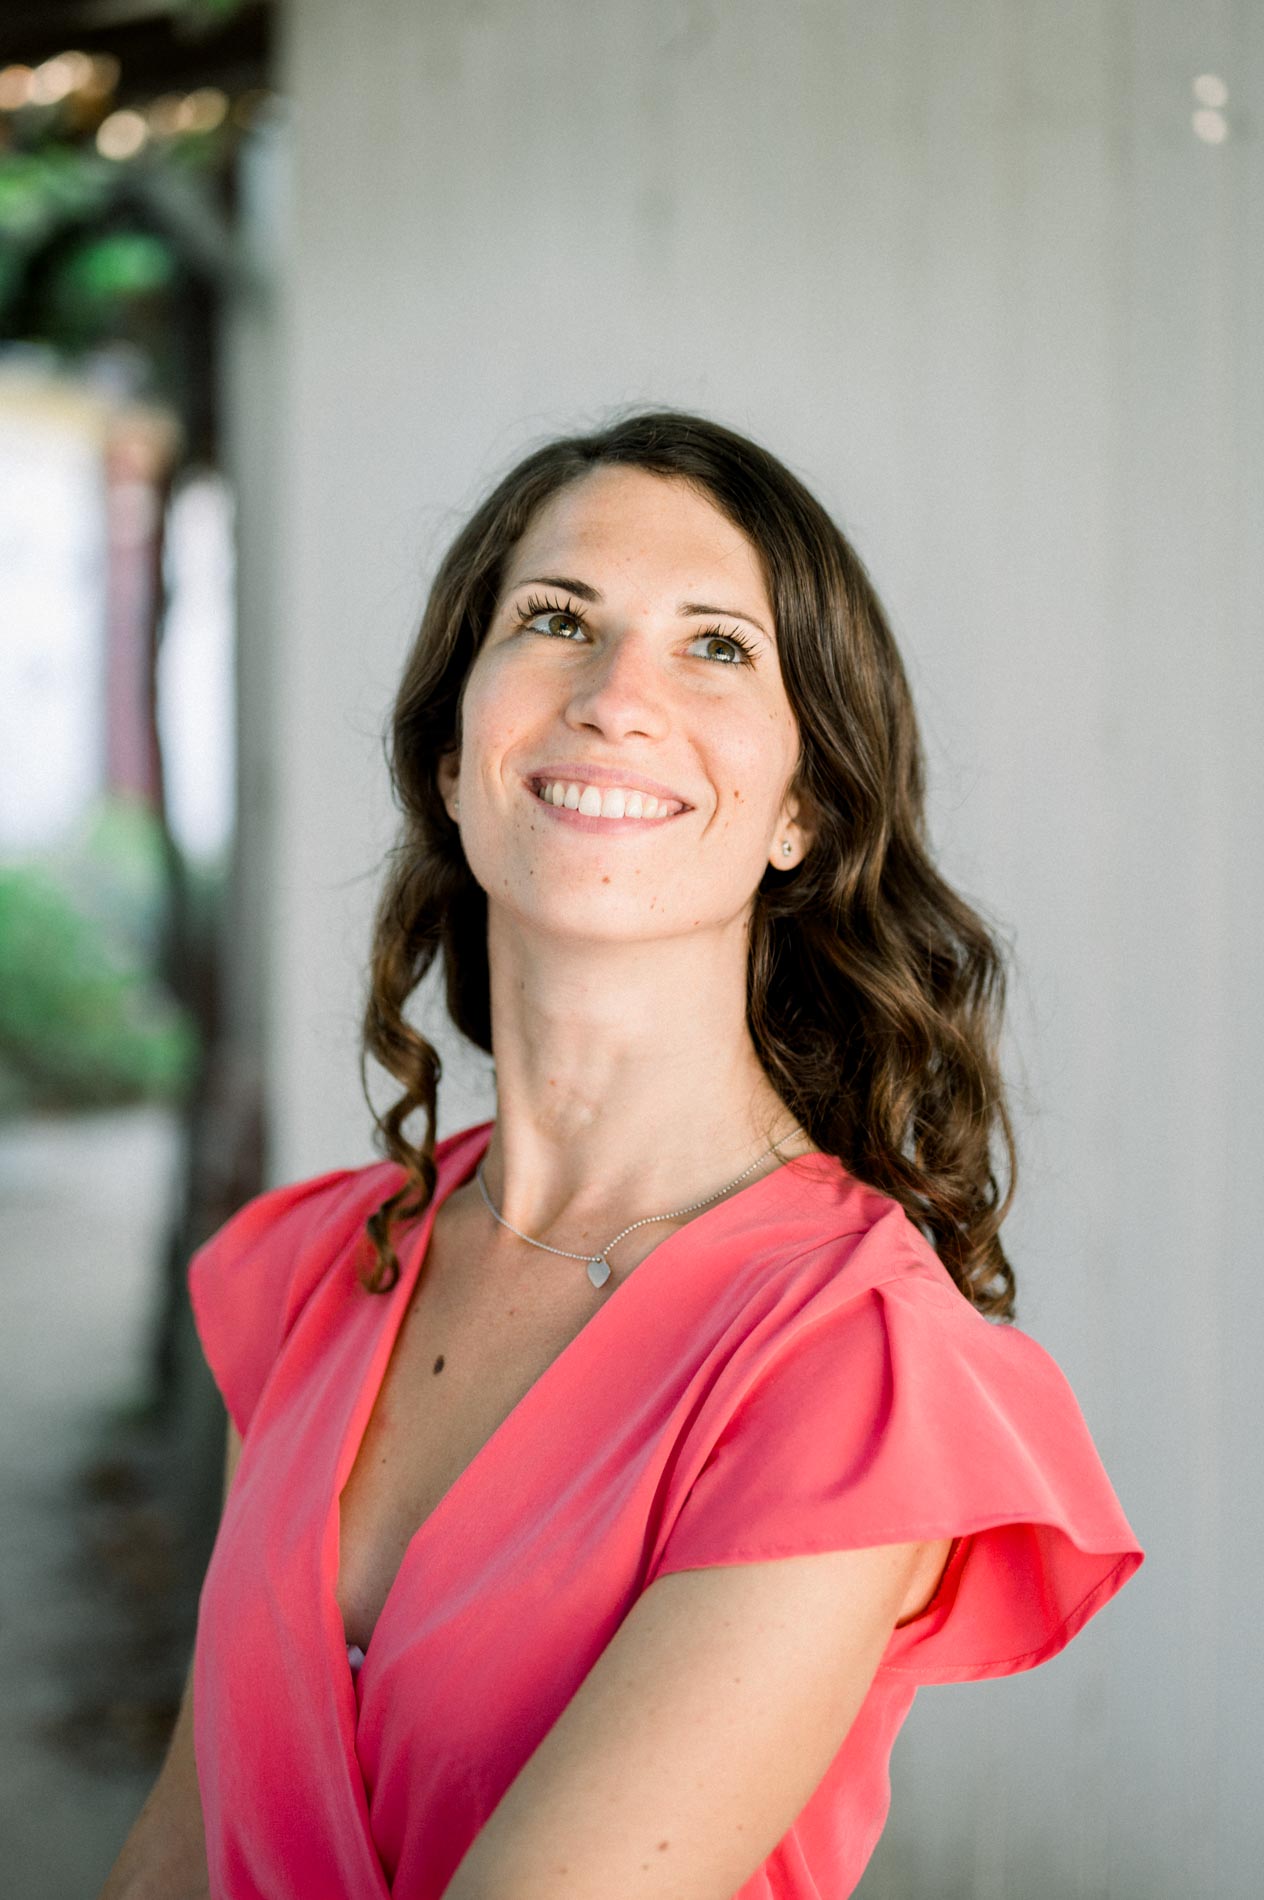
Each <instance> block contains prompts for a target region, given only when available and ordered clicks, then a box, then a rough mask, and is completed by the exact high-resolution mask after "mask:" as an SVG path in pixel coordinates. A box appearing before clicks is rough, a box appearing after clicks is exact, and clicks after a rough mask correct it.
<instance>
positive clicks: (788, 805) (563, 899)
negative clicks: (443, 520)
mask: <svg viewBox="0 0 1264 1900" xmlns="http://www.w3.org/2000/svg"><path fill="white" fill-rule="evenodd" d="M462 731H463V744H462V749H461V754H460V760H459V778H457V777H456V776H454V774H453V771H452V767H451V762H444V763H443V764H441V766H440V769H439V785H440V789H441V791H442V793H443V796H444V799H445V803H446V805H447V808H448V810H449V812H452V811H453V809H454V803H455V800H456V798H458V797H459V799H460V812H459V814H458V823H459V825H460V829H461V837H462V843H463V845H464V849H465V855H466V858H467V861H468V863H469V866H470V869H471V871H472V872H473V874H474V876H475V877H476V878H477V880H478V882H479V884H480V885H481V886H482V887H483V889H484V890H485V891H486V892H487V895H488V900H489V902H492V903H497V904H501V905H504V906H505V907H506V908H507V909H508V910H509V911H511V912H513V913H516V914H517V915H518V916H520V917H521V919H522V920H523V921H524V922H528V921H529V922H530V923H532V924H533V925H535V926H536V927H538V928H541V929H544V930H546V931H548V932H550V933H555V934H558V935H564V936H567V937H571V938H576V939H590V940H595V939H600V940H603V941H626V940H628V939H629V938H641V939H653V938H658V937H663V936H669V935H675V934H678V933H685V932H689V933H692V932H695V931H698V930H704V931H705V930H706V929H708V928H709V927H712V928H714V927H722V926H724V925H725V924H729V923H731V922H732V921H733V920H734V919H736V918H739V917H744V916H745V914H746V912H747V910H748V908H749V904H750V900H751V897H752V894H753V892H754V890H755V888H756V886H757V885H758V883H759V881H760V878H761V876H762V875H763V872H764V870H765V869H766V867H767V866H768V864H769V863H772V864H775V865H777V866H778V867H779V868H793V866H794V865H795V864H797V863H798V862H799V860H800V859H801V858H802V856H803V854H804V851H805V849H806V848H807V844H808V842H809V838H808V835H807V834H806V833H805V832H803V831H800V830H799V829H798V828H796V826H795V825H794V823H793V815H794V804H793V801H792V800H788V799H787V790H788V786H789V782H790V778H791V775H792V773H793V771H794V767H795V763H796V760H797V756H798V730H797V723H796V721H795V718H794V714H793V711H792V709H791V706H790V703H789V700H788V699H787V697H786V692H785V687H784V685H783V683H782V678H781V669H780V666H779V663H778V655H777V647H776V629H775V627H774V625H773V613H772V604H771V602H770V601H769V598H768V594H767V591H766V589H765V585H764V580H763V576H762V574H761V571H760V564H759V560H758V557H757V556H756V553H755V550H754V548H753V546H752V545H751V543H750V542H749V541H748V540H747V539H746V537H745V536H744V535H743V534H742V533H741V532H740V531H739V530H738V529H737V528H736V527H734V526H733V524H732V523H731V522H730V521H729V520H728V518H727V517H726V516H725V515H723V514H721V513H720V511H719V510H718V509H717V508H716V507H715V506H714V505H713V504H712V503H711V502H710V501H708V500H706V499H704V498H703V497H702V496H701V495H700V494H698V493H697V492H696V491H695V490H694V489H692V488H690V487H689V486H688V485H687V484H685V483H684V482H681V481H677V480H672V479H668V478H664V477H662V476H657V475H651V474H648V473H647V472H645V471H644V470H642V469H632V468H618V467H604V468H598V469H595V470H594V471H593V472H592V473H591V474H590V475H587V476H585V477H584V478H583V479H582V480H581V481H579V482H576V483H574V484H572V485H571V486H570V487H568V488H566V489H564V490H563V491H561V492H560V493H558V494H556V495H554V496H553V497H552V498H551V499H550V500H549V501H548V502H547V503H546V504H545V505H544V506H543V507H542V508H541V509H540V510H539V512H538V513H537V515H536V517H535V519H534V521H533V522H532V524H531V526H530V528H529V529H528V530H527V532H526V533H525V534H524V536H523V537H522V539H521V540H520V541H519V543H518V545H517V547H516V548H515V549H514V550H513V552H512V553H511V555H510V557H509V560H508V562H507V564H506V570H505V584H504V586H503V588H502V590H501V594H500V598H499V600H498V601H497V604H496V611H495V613H494V615H493V618H492V621H491V624H490V626H489V627H488V629H487V632H486V634H485V636H484V639H483V642H482V645H481V647H480V649H479V651H478V654H477V656H476V657H475V660H474V663H473V665H472V666H471V669H470V673H469V676H468V679H467V681H466V688H465V697H464V703H463V715H462ZM642 781H651V782H652V785H653V786H654V787H656V788H658V789H659V790H661V791H662V792H665V793H667V794H669V795H670V798H671V800H672V803H673V804H674V803H675V802H676V801H681V802H683V806H684V809H681V810H677V811H674V812H673V813H671V814H670V815H662V814H660V815H658V816H653V817H646V816H640V817H637V816H634V815H632V816H629V815H625V816H623V817H617V816H606V815H596V814H595V812H594V807H595V805H596V800H597V799H598V798H601V799H602V800H603V801H604V800H605V799H606V796H607V794H608V793H609V792H610V791H611V789H612V788H614V787H620V788H623V789H624V791H625V792H634V791H636V790H637V789H638V785H639V783H640V782H642ZM542 782H550V783H551V782H560V783H561V784H562V785H563V786H564V787H571V786H574V785H578V787H579V789H580V792H581V793H585V795H584V797H583V799H582V802H581V804H580V806H579V808H578V809H571V808H570V806H573V805H574V802H575V799H576V793H575V792H574V791H573V790H571V791H570V792H569V800H570V805H569V806H568V805H563V806H562V807H561V808H560V809H559V808H558V807H557V806H556V805H555V804H554V803H552V802H545V801H544V800H543V799H542V798H541V796H540V790H539V788H540V787H541V784H542ZM589 786H591V787H593V788H594V789H593V790H589V791H587V792H585V788H586V787H589ZM560 795H561V794H558V793H553V794H552V797H553V798H557V797H558V796H560ZM612 802H613V803H614V805H615V807H616V809H617V807H618V803H619V801H618V800H617V799H615V800H613V801H612ZM630 802H631V801H630V800H625V806H626V804H627V803H630ZM632 810H633V812H635V810H636V807H635V804H633V805H632ZM590 814H592V815H590ZM787 838H788V839H789V840H790V842H791V844H792V846H793V853H792V855H786V854H784V853H783V851H782V848H781V847H782V840H783V839H787Z"/></svg>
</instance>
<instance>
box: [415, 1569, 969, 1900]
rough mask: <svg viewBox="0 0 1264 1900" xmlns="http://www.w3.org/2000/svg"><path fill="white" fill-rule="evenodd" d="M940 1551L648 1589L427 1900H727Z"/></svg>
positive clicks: (765, 1851)
mask: <svg viewBox="0 0 1264 1900" xmlns="http://www.w3.org/2000/svg"><path fill="white" fill-rule="evenodd" d="M949 1543H950V1540H948V1539H944V1540H943V1541H942V1542H940V1543H937V1544H888V1545H879V1546H876V1547H873V1548H870V1549H864V1550H837V1551H825V1552H821V1553H819V1554H816V1555H811V1556H794V1557H781V1558H776V1559H772V1560H769V1561H760V1562H752V1563H741V1564H732V1565H727V1566H726V1565H716V1566H713V1567H710V1568H704V1569H697V1570H682V1571H678V1572H672V1573H670V1574H667V1575H664V1576H661V1577H659V1578H658V1579H657V1580H656V1581H655V1582H654V1583H652V1584H651V1585H650V1587H649V1589H648V1590H646V1591H645V1592H644V1594H643V1595H642V1596H641V1597H640V1598H639V1599H638V1600H637V1602H636V1603H635V1605H634V1606H633V1608H632V1610H631V1611H630V1613H629V1614H628V1616H627V1617H626V1618H625V1619H624V1621H623V1623H622V1624H621V1625H620V1627H619V1629H618V1630H617V1631H616V1632H615V1635H614V1636H613V1638H612V1639H611V1641H610V1643H609V1644H608V1645H607V1647H606V1649H605V1650H604V1651H603V1652H602V1654H601V1655H600V1656H599V1657H598V1659H597V1661H596V1663H595V1665H594V1666H593V1668H592V1670H591V1672H590V1673H589V1675H588V1676H587V1677H586V1678H585V1680H584V1681H583V1682H582V1683H581V1684H580V1686H579V1688H578V1690H577V1691H576V1693H575V1695H574V1696H573V1697H572V1699H571V1701H570V1703H569V1704H568V1706H567V1707H566V1708H565V1709H564V1710H563V1712H562V1714H561V1716H560V1717H559V1718H558V1720H557V1722H556V1723H555V1724H554V1726H553V1728H551V1729H550V1730H549V1732H548V1734H547V1735H546V1736H545V1737H544V1739H543V1740H542V1741H541V1743H540V1744H539V1746H538V1747H537V1749H536V1750H535V1753H534V1754H533V1755H532V1756H531V1757H530V1758H529V1760H528V1761H527V1762H526V1763H525V1765H524V1766H523V1768H522V1769H521V1770H520V1772H519V1774H518V1776H517V1778H516V1780H514V1781H513V1782H512V1783H511V1784H510V1786H509V1787H508V1789H507V1790H506V1791H505V1793H504V1795H503V1796H502V1797H501V1800H500V1803H499V1805H498V1806H497V1807H496V1809H495V1810H494V1812H493V1813H492V1814H491V1815H490V1816H489V1818H488V1820H487V1822H486V1823H485V1825H484V1826H483V1828H482V1830H481V1831H480V1833H479V1834H478V1835H477V1836H476V1837H475V1839H474V1841H473V1843H472V1844H471V1846H470V1848H469V1850H468V1852H467V1853H466V1855H465V1858H464V1860H462V1862H461V1864H460V1866H459V1867H458V1868H457V1870H456V1872H455V1874H454V1875H453V1877H452V1880H451V1883H450V1884H449V1885H448V1886H447V1887H446V1888H445V1889H444V1893H445V1900H611V1896H613V1895H618V1896H619V1900H681V1896H684V1895H688V1896H690V1900H729V1896H731V1895H732V1894H734V1893H735V1892H736V1891H737V1890H738V1889H739V1888H740V1887H741V1886H742V1885H743V1884H744V1883H745V1881H746V1880H747V1879H748V1878H749V1876H750V1875H751V1874H752V1873H753V1872H754V1871H755V1869H756V1868H757V1867H758V1866H759V1865H760V1863H761V1862H762V1861H763V1860H765V1859H766V1858H767V1856H768V1855H769V1854H770V1853H771V1852H772V1850H773V1848H774V1847H775V1846H776V1844H777V1842H778V1841H779V1840H780V1839H781V1837H782V1835H783V1834H784V1833H785V1832H786V1830H787V1829H788V1828H789V1827H790V1825H791V1823H792V1822H793V1821H794V1818H795V1816H796V1815H797V1814H798V1813H799V1812H800V1811H801V1809H802V1808H803V1807H805V1806H806V1804H807V1802H808V1800H809V1798H810V1797H811V1795H812V1793H813V1791H814V1789H815V1788H816V1787H817V1786H818V1784H819V1783H820V1781H821V1779H822V1778H823V1776H824V1774H825V1772H826V1770H827V1769H828V1767H829V1765H830V1763H831V1761H832V1760H833V1759H834V1756H835V1755H836V1754H837V1753H838V1750H839V1749H840V1748H841V1747H842V1744H843V1741H844V1739H845V1737H846V1735H847V1732H848V1730H849V1729H850V1727H851V1725H852V1722H853V1721H854V1720H855V1717H856V1715H857V1713H858V1711H859V1709H860V1706H861V1704H862V1703H863V1701H864V1699H865V1696H866V1694H867V1693H868V1690H869V1685H870V1683H871V1681H872V1680H873V1677H874V1674H875V1672H876V1670H877V1667H878V1664H879V1662H880V1660H881V1657H882V1652H883V1650H884V1649H885V1647H886V1644H887V1641H888V1639H889V1637H890V1635H891V1631H892V1629H893V1628H894V1627H895V1625H896V1624H897V1622H900V1621H907V1620H909V1619H910V1618H911V1617H912V1616H913V1615H915V1614H917V1613H918V1612H919V1610H920V1609H921V1608H922V1607H923V1606H924V1605H925V1604H926V1602H927V1601H928V1600H929V1598H930V1595H931V1593H932V1591H933V1589H934V1586H935V1582H936V1580H937V1574H938V1571H937V1569H936V1566H938V1569H939V1570H942V1567H943V1563H944V1560H945V1558H946V1556H947V1554H948V1549H949Z"/></svg>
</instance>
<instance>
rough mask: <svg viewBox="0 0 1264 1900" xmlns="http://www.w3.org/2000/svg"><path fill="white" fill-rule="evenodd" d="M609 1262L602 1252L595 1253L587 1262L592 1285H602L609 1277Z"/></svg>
mask: <svg viewBox="0 0 1264 1900" xmlns="http://www.w3.org/2000/svg"><path fill="white" fill-rule="evenodd" d="M610 1273H611V1267H610V1262H609V1261H608V1260H607V1259H606V1256H605V1254H604V1253H595V1254H594V1255H593V1257H592V1259H591V1260H590V1261H589V1262H588V1278H589V1279H590V1280H591V1281H592V1283H593V1285H594V1286H604V1285H605V1284H606V1281H607V1280H608V1279H609V1278H610Z"/></svg>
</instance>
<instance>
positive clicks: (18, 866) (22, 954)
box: [0, 800, 198, 1113]
mask: <svg viewBox="0 0 1264 1900" xmlns="http://www.w3.org/2000/svg"><path fill="white" fill-rule="evenodd" d="M164 915H165V871H164V856H163V843H162V836H161V832H160V830H159V827H158V822H157V819H156V818H155V817H154V816H153V814H152V813H149V812H148V811H146V810H145V809H144V808H143V807H142V806H139V805H136V804H133V803H130V802H125V801H121V800H107V801H103V802H102V804H101V805H100V806H98V807H97V809H96V810H95V811H94V812H93V814H92V815H91V818H90V819H89V821H88V823H87V824H86V825H85V827H84V828H83V830H82V831H81V832H80V833H79V834H77V835H76V837H75V838H74V839H73V840H71V841H70V842H69V843H68V844H67V845H66V846H65V847H63V849H62V850H61V851H59V852H57V853H55V854H50V855H48V856H45V857H43V858H40V859H28V860H26V861H24V862H20V863H11V864H8V865H0V1112H7V1113H18V1112H25V1111H28V1110H31V1109H44V1108H57V1109H65V1108H88V1107H105V1106H112V1105H115V1104H122V1103H126V1102H136V1101H143V1100H155V1099H156V1100H165V1101H171V1100H176V1099H179V1098H180V1097H181V1096H182V1095H183V1094H184V1092H185V1090H186V1089H187V1088H188V1086H189V1084H190V1082H191V1081H192V1078H193V1075H194V1072H195V1069H196V1065H197V1060H198V1038H197V1031H196V1028H195V1025H194V1023H193V1020H192V1018H191V1017H190V1016H189V1014H188V1012H187V1011H185V1010H183V1009H182V1008H181V1007H180V1006H179V1005H177V1004H176V1002H175V1001H174V1000H173V999H172V997H171V995H170V994H169V992H168V991H167V990H166V989H165V987H164V986H163V984H162V982H161V981H160V979H159V977H158V976H157V974H156V967H155V966H156V961H157V958H158V955H159V954H160V950H161V944H162V932H163V927H164V923H163V920H164Z"/></svg>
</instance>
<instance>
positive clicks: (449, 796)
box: [435, 751, 461, 818]
mask: <svg viewBox="0 0 1264 1900" xmlns="http://www.w3.org/2000/svg"><path fill="white" fill-rule="evenodd" d="M460 775H461V766H460V755H459V753H457V752H455V751H452V752H441V753H440V754H439V759H438V763H437V764H436V766H435V784H436V785H437V786H438V788H439V796H440V798H441V799H442V800H443V802H444V805H445V806H446V807H447V812H448V816H449V818H452V817H454V816H455V814H454V813H453V810H452V807H453V804H454V803H455V800H456V795H457V786H458V784H459V782H460Z"/></svg>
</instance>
